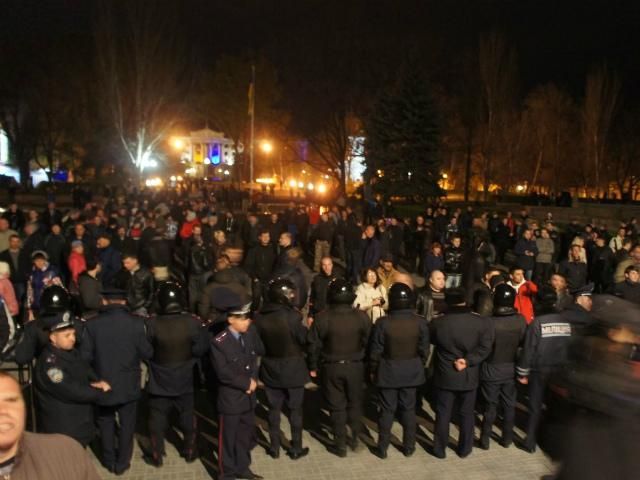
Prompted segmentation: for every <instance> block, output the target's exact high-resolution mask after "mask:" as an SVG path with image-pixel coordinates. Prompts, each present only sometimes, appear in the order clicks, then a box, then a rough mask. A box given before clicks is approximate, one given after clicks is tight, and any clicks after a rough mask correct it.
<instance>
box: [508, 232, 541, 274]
mask: <svg viewBox="0 0 640 480" xmlns="http://www.w3.org/2000/svg"><path fill="white" fill-rule="evenodd" d="M513 253H515V255H516V266H518V267H520V268H521V269H522V270H524V276H525V278H526V279H527V280H531V278H532V277H533V270H534V268H535V266H536V256H537V255H538V246H537V245H536V241H535V239H534V238H533V231H532V230H530V229H528V228H527V229H525V230H524V231H523V232H522V237H520V239H518V241H517V242H516V245H515V247H514V249H513Z"/></svg>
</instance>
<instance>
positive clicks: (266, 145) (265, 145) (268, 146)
mask: <svg viewBox="0 0 640 480" xmlns="http://www.w3.org/2000/svg"><path fill="white" fill-rule="evenodd" d="M260 149H261V150H262V151H263V152H264V153H271V152H272V151H273V144H272V143H271V142H267V141H264V142H262V143H261V144H260Z"/></svg>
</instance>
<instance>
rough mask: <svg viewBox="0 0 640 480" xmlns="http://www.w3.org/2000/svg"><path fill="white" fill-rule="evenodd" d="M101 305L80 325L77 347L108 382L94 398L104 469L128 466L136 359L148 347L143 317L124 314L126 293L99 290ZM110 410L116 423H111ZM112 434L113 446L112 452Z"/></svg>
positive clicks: (137, 395)
mask: <svg viewBox="0 0 640 480" xmlns="http://www.w3.org/2000/svg"><path fill="white" fill-rule="evenodd" d="M105 296H106V297H107V303H108V304H107V305H105V306H104V307H103V308H102V309H100V313H99V314H98V315H97V316H96V317H94V318H92V319H91V320H89V321H88V322H87V324H86V327H85V331H84V335H83V337H82V344H81V346H80V351H81V352H82V356H83V357H84V358H85V359H86V360H87V361H88V362H89V363H90V364H91V365H92V366H93V368H94V370H95V372H96V374H97V375H98V377H100V378H102V379H104V380H105V381H106V382H107V383H109V385H111V387H112V389H113V391H112V392H111V394H110V395H109V396H108V397H106V398H104V399H101V400H100V401H99V402H98V411H97V415H98V419H97V423H98V428H99V429H100V439H101V441H102V459H101V462H102V464H103V465H104V466H105V468H107V469H108V470H109V471H110V472H113V473H116V474H118V475H119V474H122V473H124V472H125V471H126V470H128V469H129V466H130V463H131V455H132V454H133V434H134V432H135V426H136V416H137V415H136V413H137V406H138V399H139V398H140V395H141V391H140V384H141V378H140V376H141V370H140V362H141V361H142V360H149V359H150V358H151V356H152V355H153V347H152V346H151V344H150V343H149V341H148V340H147V338H146V335H145V331H144V321H143V319H142V318H139V317H136V316H134V315H131V313H129V310H128V309H127V306H126V303H127V300H126V293H125V292H123V291H109V292H105ZM116 414H117V416H118V419H119V425H120V428H119V429H117V428H116ZM116 434H117V436H118V442H117V443H118V450H117V453H116Z"/></svg>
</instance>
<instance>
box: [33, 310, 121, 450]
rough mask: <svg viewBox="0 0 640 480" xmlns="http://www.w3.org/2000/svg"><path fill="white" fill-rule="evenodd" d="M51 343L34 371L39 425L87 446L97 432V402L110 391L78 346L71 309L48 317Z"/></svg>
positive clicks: (46, 318) (45, 348)
mask: <svg viewBox="0 0 640 480" xmlns="http://www.w3.org/2000/svg"><path fill="white" fill-rule="evenodd" d="M44 318H45V322H44V326H45V328H46V329H47V332H48V334H49V341H50V343H49V344H48V345H47V346H45V347H44V350H43V351H42V354H41V355H40V358H39V359H38V362H37V366H36V369H35V374H34V381H35V384H36V397H37V405H38V407H37V412H38V418H39V422H38V426H39V430H40V431H42V432H43V433H61V434H64V435H68V436H69V437H71V438H74V439H75V440H77V441H78V442H79V443H80V444H81V445H82V446H87V445H88V444H89V443H90V442H91V440H92V439H93V436H94V434H95V425H94V423H93V403H94V402H96V401H98V399H100V398H103V397H105V396H108V395H110V393H107V392H109V391H110V390H111V387H110V386H109V384H108V383H107V382H104V381H100V380H99V378H98V376H97V375H96V374H95V372H94V371H93V369H92V368H91V366H90V365H89V364H88V363H87V361H85V360H84V359H83V358H82V357H81V356H80V353H79V352H78V351H77V350H76V349H75V348H74V347H75V343H76V331H75V329H74V327H73V315H72V313H71V312H63V313H59V314H57V315H49V316H46V317H44Z"/></svg>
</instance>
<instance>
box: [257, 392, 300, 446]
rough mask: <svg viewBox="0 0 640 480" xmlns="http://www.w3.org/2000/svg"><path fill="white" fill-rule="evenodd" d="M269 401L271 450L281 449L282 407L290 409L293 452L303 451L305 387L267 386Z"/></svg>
mask: <svg viewBox="0 0 640 480" xmlns="http://www.w3.org/2000/svg"><path fill="white" fill-rule="evenodd" d="M264 390H265V393H266V395H267V401H268V402H269V440H270V442H271V448H272V449H273V450H278V449H279V448H280V440H281V439H280V417H281V414H282V407H283V406H286V407H287V408H288V409H289V423H290V424H291V450H292V451H293V452H300V450H302V404H303V402H304V387H296V388H272V387H268V386H265V389H264Z"/></svg>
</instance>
